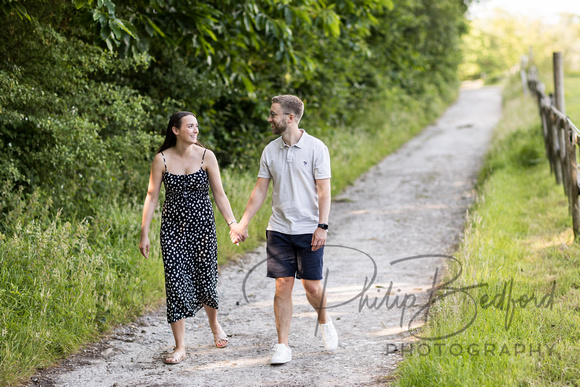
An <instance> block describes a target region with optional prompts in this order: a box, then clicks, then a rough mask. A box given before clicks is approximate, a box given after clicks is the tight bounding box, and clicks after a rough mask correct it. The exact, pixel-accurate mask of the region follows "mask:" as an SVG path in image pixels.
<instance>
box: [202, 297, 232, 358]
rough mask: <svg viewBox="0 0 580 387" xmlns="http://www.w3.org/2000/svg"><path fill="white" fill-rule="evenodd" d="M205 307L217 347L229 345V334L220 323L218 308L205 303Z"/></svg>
mask: <svg viewBox="0 0 580 387" xmlns="http://www.w3.org/2000/svg"><path fill="white" fill-rule="evenodd" d="M203 308H204V309H205V313H206V314H207V319H208V320H209V327H210V328H211V332H212V333H213V340H214V342H215V345H216V347H218V348H223V347H225V346H226V345H228V336H227V335H226V333H225V332H224V330H223V329H222V327H221V325H220V324H219V323H218V320H217V309H214V308H212V307H211V306H207V305H206V304H203Z"/></svg>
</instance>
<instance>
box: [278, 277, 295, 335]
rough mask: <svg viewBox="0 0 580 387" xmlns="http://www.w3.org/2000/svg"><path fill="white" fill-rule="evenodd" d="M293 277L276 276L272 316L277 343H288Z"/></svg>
mask: <svg viewBox="0 0 580 387" xmlns="http://www.w3.org/2000/svg"><path fill="white" fill-rule="evenodd" d="M293 287H294V277H279V278H276V295H275V296H274V316H275V317H276V331H277V332H278V344H286V345H288V335H289V333H290V322H291V321H292V289H293Z"/></svg>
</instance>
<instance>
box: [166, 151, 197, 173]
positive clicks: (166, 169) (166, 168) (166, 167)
mask: <svg viewBox="0 0 580 387" xmlns="http://www.w3.org/2000/svg"><path fill="white" fill-rule="evenodd" d="M159 153H161V157H163V164H165V173H167V163H166V162H165V155H164V154H163V152H159ZM202 164H203V161H202Z"/></svg>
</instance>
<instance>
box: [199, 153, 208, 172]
mask: <svg viewBox="0 0 580 387" xmlns="http://www.w3.org/2000/svg"><path fill="white" fill-rule="evenodd" d="M205 152H207V149H204V150H203V156H201V166H200V167H201V169H203V160H204V159H205Z"/></svg>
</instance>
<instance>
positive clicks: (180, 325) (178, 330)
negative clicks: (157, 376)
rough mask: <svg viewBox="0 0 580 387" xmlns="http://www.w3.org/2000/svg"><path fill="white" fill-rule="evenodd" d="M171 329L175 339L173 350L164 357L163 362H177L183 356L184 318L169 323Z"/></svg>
mask: <svg viewBox="0 0 580 387" xmlns="http://www.w3.org/2000/svg"><path fill="white" fill-rule="evenodd" d="M171 331H172V332H173V338H174V339H175V350H174V351H173V353H172V354H171V355H169V356H168V357H167V358H165V362H166V363H179V362H180V361H181V360H183V358H184V356H185V319H181V320H179V321H176V322H174V323H171Z"/></svg>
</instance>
